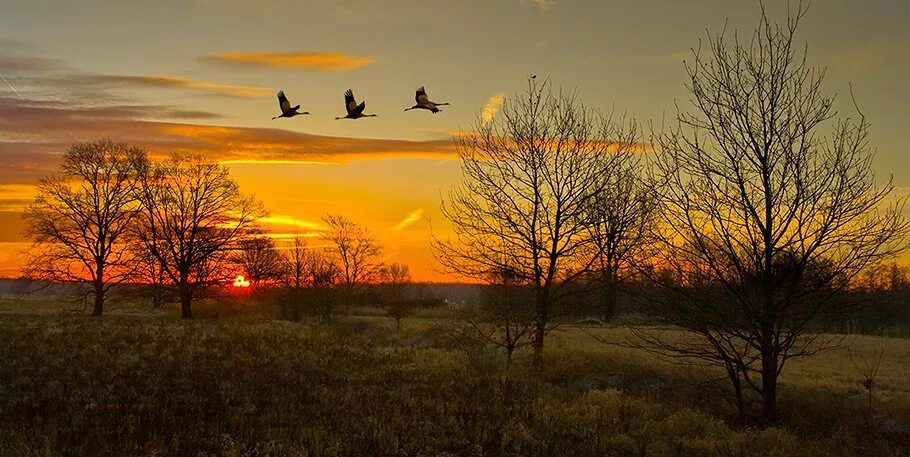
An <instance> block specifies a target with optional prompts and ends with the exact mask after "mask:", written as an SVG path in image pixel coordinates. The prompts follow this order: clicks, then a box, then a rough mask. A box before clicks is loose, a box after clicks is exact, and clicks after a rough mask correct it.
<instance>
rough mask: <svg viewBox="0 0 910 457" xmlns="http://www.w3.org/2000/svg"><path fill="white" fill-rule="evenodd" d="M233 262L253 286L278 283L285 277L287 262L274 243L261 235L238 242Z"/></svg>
mask: <svg viewBox="0 0 910 457" xmlns="http://www.w3.org/2000/svg"><path fill="white" fill-rule="evenodd" d="M234 261H235V262H236V263H237V264H238V265H239V266H240V268H241V269H242V270H243V273H244V276H245V277H246V279H248V280H250V281H251V282H253V283H254V284H266V283H274V282H277V281H280V280H281V279H282V278H283V277H285V275H286V271H285V269H286V268H287V265H288V264H287V262H286V259H285V257H284V256H283V255H282V253H281V252H280V251H279V250H278V248H277V247H276V246H275V241H274V240H272V239H271V238H269V237H267V236H263V235H261V234H257V235H253V236H249V237H247V238H244V239H242V240H240V241H239V243H238V245H237V252H236V254H235V257H234Z"/></svg>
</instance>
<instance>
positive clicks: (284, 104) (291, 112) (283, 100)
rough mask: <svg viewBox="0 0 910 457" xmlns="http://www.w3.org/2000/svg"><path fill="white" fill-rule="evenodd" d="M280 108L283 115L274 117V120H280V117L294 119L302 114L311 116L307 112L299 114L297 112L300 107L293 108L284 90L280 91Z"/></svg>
mask: <svg viewBox="0 0 910 457" xmlns="http://www.w3.org/2000/svg"><path fill="white" fill-rule="evenodd" d="M278 107H279V108H281V115H279V116H275V117H273V118H272V120H275V119H278V118H279V117H294V116H299V115H301V114H310V113H309V112H307V111H304V112H302V113H300V112H298V111H297V110H299V109H300V105H297V106H294V107H291V102H290V101H288V98H287V97H286V96H285V95H284V91H283V90H279V91H278Z"/></svg>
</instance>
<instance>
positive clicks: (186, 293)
mask: <svg viewBox="0 0 910 457" xmlns="http://www.w3.org/2000/svg"><path fill="white" fill-rule="evenodd" d="M192 305H193V289H191V288H190V285H189V284H186V283H183V284H180V317H182V318H184V319H192V318H193V310H192Z"/></svg>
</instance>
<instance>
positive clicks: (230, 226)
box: [136, 156, 264, 318]
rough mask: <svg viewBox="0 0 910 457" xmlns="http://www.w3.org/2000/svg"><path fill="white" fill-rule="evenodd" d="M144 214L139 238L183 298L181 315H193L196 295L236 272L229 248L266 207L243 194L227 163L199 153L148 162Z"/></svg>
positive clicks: (142, 195)
mask: <svg viewBox="0 0 910 457" xmlns="http://www.w3.org/2000/svg"><path fill="white" fill-rule="evenodd" d="M137 194H138V198H139V200H140V201H141V203H142V208H143V217H142V218H140V219H139V222H140V223H139V225H138V227H137V230H136V237H137V239H138V240H139V241H140V242H142V243H143V245H144V246H145V248H146V249H147V250H148V252H149V253H150V254H151V255H152V256H153V257H154V258H156V259H157V260H158V261H159V262H160V264H161V267H162V268H163V270H164V272H165V274H166V276H167V278H168V282H169V283H170V284H171V285H172V286H173V287H174V288H175V289H176V291H177V295H178V297H179V298H180V307H181V316H182V317H184V318H191V317H193V313H192V302H193V298H194V294H197V293H198V292H199V291H200V290H201V289H202V288H204V287H205V286H208V285H210V284H214V283H218V282H222V281H226V280H227V279H229V278H231V277H232V273H233V272H230V271H227V270H225V266H227V265H229V260H230V256H229V253H230V250H231V249H232V248H234V247H236V245H237V243H238V242H239V241H240V240H241V239H242V238H243V237H244V236H245V235H246V234H247V233H248V231H249V230H250V229H252V228H253V227H254V224H255V221H256V219H258V218H259V217H261V216H262V215H263V214H264V212H263V209H262V206H261V205H260V204H259V203H258V202H257V201H256V200H255V199H254V198H253V197H251V196H248V195H244V194H243V193H241V191H240V187H239V186H238V185H237V183H236V182H235V181H234V180H232V179H231V178H230V174H229V171H228V169H227V168H226V167H224V166H222V165H219V164H216V163H210V162H206V161H204V160H203V159H202V158H200V157H177V156H175V157H173V158H171V159H169V160H166V161H163V162H159V163H147V164H146V165H145V166H144V167H143V169H142V172H141V182H140V186H139V187H138V190H137Z"/></svg>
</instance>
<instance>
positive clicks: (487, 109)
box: [480, 92, 506, 124]
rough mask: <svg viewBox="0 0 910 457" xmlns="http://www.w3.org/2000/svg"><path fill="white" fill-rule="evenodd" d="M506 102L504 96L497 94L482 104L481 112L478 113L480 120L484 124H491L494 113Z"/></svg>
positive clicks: (500, 93)
mask: <svg viewBox="0 0 910 457" xmlns="http://www.w3.org/2000/svg"><path fill="white" fill-rule="evenodd" d="M505 101H506V94H504V93H502V92H498V93H496V94H494V95H493V96H492V97H490V98H488V99H487V102H486V103H484V104H483V111H482V112H481V113H480V119H481V120H482V121H483V123H484V124H489V123H490V122H493V119H495V118H496V113H498V112H499V109H500V108H502V104H503V103H505Z"/></svg>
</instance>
